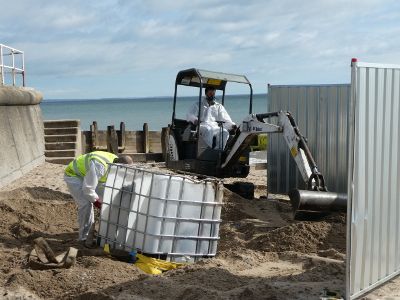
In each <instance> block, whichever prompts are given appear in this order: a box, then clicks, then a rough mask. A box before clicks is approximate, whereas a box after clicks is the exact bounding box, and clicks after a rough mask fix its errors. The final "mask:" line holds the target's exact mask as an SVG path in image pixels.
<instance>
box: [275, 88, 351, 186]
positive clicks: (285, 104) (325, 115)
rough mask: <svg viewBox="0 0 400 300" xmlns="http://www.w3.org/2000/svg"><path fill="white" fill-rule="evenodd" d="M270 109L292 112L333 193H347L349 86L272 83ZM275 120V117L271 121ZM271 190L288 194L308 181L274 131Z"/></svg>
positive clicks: (281, 139)
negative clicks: (283, 84)
mask: <svg viewBox="0 0 400 300" xmlns="http://www.w3.org/2000/svg"><path fill="white" fill-rule="evenodd" d="M268 103H269V108H268V110H269V111H280V110H287V111H290V112H291V113H292V114H293V116H294V118H295V120H296V121H297V124H298V126H299V128H300V132H301V133H302V134H303V135H304V136H305V137H306V138H307V139H308V144H309V147H310V150H311V153H312V154H313V155H314V159H315V161H316V162H317V165H318V167H319V169H320V171H321V172H322V174H323V175H324V176H325V180H326V183H327V187H328V189H329V190H330V191H333V192H342V193H345V192H347V170H348V168H347V167H348V152H347V149H348V131H347V129H348V128H347V127H348V119H349V114H348V112H349V103H350V85H349V84H332V85H304V86H296V85H285V86H282V85H269V86H268ZM271 122H272V120H271ZM269 139H270V140H269V148H268V191H269V192H270V193H287V192H288V191H290V190H291V189H293V188H296V187H298V188H304V187H305V184H304V181H303V179H302V178H301V176H300V173H299V171H298V169H297V166H296V164H295V162H294V161H293V159H292V158H291V156H290V154H289V151H288V149H287V145H286V144H285V141H284V140H283V138H282V136H281V135H273V134H271V135H270V137H269Z"/></svg>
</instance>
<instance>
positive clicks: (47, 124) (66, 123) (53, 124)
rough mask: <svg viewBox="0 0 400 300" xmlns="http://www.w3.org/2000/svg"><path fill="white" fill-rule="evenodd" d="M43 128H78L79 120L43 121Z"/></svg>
mask: <svg viewBox="0 0 400 300" xmlns="http://www.w3.org/2000/svg"><path fill="white" fill-rule="evenodd" d="M43 123H44V128H66V127H79V126H80V121H79V120H44V121H43Z"/></svg>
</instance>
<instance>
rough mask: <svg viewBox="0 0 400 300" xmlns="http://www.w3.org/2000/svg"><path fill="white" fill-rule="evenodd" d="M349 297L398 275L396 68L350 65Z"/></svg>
mask: <svg viewBox="0 0 400 300" xmlns="http://www.w3.org/2000/svg"><path fill="white" fill-rule="evenodd" d="M351 86H352V91H351V95H352V97H351V98H352V100H351V107H352V109H351V111H352V112H353V113H352V114H351V122H350V129H351V130H350V141H351V145H350V153H351V156H350V161H349V166H350V168H349V170H350V171H349V191H348V194H349V205H348V209H349V211H348V234H347V239H348V240H347V247H348V248H347V255H348V257H349V259H348V260H347V264H348V265H347V297H348V298H350V299H355V298H357V297H360V296H361V295H363V294H365V293H366V292H367V291H369V290H371V289H373V288H375V287H377V286H378V285H380V284H382V283H384V282H386V281H388V280H389V279H391V278H392V277H394V276H395V275H397V274H399V273H400V152H399V150H400V104H399V102H400V91H399V89H400V88H399V86H400V65H399V66H393V65H378V64H368V63H361V62H353V63H352V79H351Z"/></svg>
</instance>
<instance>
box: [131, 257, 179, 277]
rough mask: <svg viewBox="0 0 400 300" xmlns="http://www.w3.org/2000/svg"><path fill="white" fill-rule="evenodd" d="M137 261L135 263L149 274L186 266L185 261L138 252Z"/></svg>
mask: <svg viewBox="0 0 400 300" xmlns="http://www.w3.org/2000/svg"><path fill="white" fill-rule="evenodd" d="M136 258H137V261H136V262H135V265H136V266H137V267H138V268H139V269H140V270H142V271H143V272H145V273H147V274H153V275H157V274H161V273H162V272H165V271H169V270H173V269H176V268H179V267H182V266H184V265H185V264H183V263H174V262H169V261H165V260H162V259H156V258H152V257H147V256H144V255H142V254H139V253H138V254H136Z"/></svg>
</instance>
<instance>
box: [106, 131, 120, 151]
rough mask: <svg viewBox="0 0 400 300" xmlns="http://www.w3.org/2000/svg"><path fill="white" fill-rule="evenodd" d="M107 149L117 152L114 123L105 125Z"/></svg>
mask: <svg viewBox="0 0 400 300" xmlns="http://www.w3.org/2000/svg"><path fill="white" fill-rule="evenodd" d="M107 151H108V152H111V153H114V154H118V137H117V133H116V132H115V128H114V125H112V126H107Z"/></svg>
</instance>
